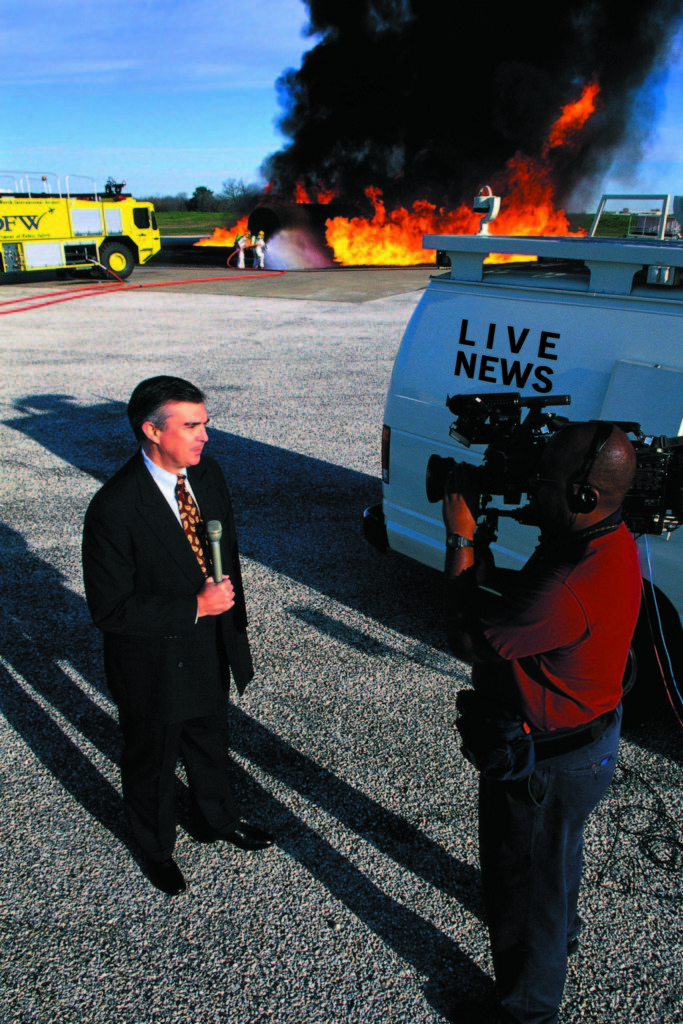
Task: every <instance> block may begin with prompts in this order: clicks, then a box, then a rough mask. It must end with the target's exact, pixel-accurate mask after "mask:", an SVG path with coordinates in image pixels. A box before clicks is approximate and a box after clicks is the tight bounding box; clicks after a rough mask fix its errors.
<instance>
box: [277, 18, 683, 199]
mask: <svg viewBox="0 0 683 1024" xmlns="http://www.w3.org/2000/svg"><path fill="white" fill-rule="evenodd" d="M307 2H308V7H309V10H310V24H309V32H310V34H311V36H313V37H319V41H318V42H317V45H315V46H313V48H312V49H311V50H310V51H309V52H307V53H306V54H305V55H304V58H303V62H302V65H301V67H300V68H299V70H298V71H295V70H289V71H286V72H285V73H284V74H283V75H282V77H281V78H280V79H279V80H278V91H279V100H280V103H281V105H282V106H283V108H284V114H283V115H282V117H281V119H280V121H279V127H280V129H281V131H282V132H283V133H284V134H285V136H287V137H288V138H289V139H290V140H291V142H289V143H288V144H287V145H286V146H285V147H284V148H283V149H282V150H281V151H280V152H278V153H275V154H274V155H272V156H270V157H269V158H268V159H267V160H266V161H265V163H264V165H263V168H262V172H263V174H264V176H265V177H266V179H267V180H268V181H269V182H271V183H272V185H273V188H274V190H275V195H277V196H279V197H281V198H282V199H291V198H292V194H293V191H294V187H295V185H296V183H297V182H300V181H301V182H303V183H304V185H305V186H306V188H307V190H309V192H310V194H311V198H314V197H315V193H316V189H317V187H318V186H319V185H325V186H328V187H330V186H332V187H334V188H336V189H337V191H338V196H339V198H340V199H342V200H346V201H349V200H356V199H358V198H359V197H362V195H363V191H364V189H365V188H366V187H367V186H369V185H374V186H379V187H380V188H381V189H382V190H383V192H384V198H385V201H387V204H388V205H390V204H391V203H398V202H400V203H410V202H412V201H413V200H415V199H417V198H426V199H430V200H431V201H432V202H435V203H436V204H437V205H439V206H442V205H446V206H453V205H454V204H455V203H456V202H457V201H458V200H460V198H461V197H462V196H467V197H468V198H469V197H471V195H473V194H474V192H473V189H474V190H475V191H476V189H477V188H478V187H479V186H480V185H482V184H484V183H486V181H487V179H488V178H490V177H493V176H494V175H495V173H496V172H499V171H501V170H502V168H503V166H504V165H505V162H506V161H507V160H508V159H509V158H510V157H512V156H513V155H514V154H515V153H516V152H518V151H521V152H523V153H526V154H528V155H531V156H534V155H538V154H539V153H540V151H541V149H542V146H543V142H544V139H545V138H546V136H547V133H548V130H549V128H550V126H551V124H552V123H553V122H554V121H555V119H556V118H557V117H558V115H559V113H560V110H561V108H562V107H563V106H564V105H565V104H567V103H570V102H573V101H574V100H576V99H578V97H579V95H580V92H581V88H582V86H584V85H585V84H586V83H588V82H589V81H591V80H592V79H594V78H597V80H598V82H599V84H600V98H599V104H600V105H599V109H598V111H597V112H596V113H595V114H594V115H593V116H592V117H591V119H590V121H589V122H588V124H587V125H586V127H585V129H584V130H583V131H582V133H581V140H580V143H579V144H578V145H577V146H575V147H574V148H571V149H569V148H568V149H567V150H566V152H563V151H562V149H561V148H556V149H555V150H552V151H551V153H550V157H549V159H550V163H551V169H552V174H553V178H554V181H555V185H556V188H557V198H558V200H560V201H562V199H563V198H566V197H567V196H568V195H569V193H571V192H572V191H573V189H574V188H575V187H576V186H577V185H578V184H579V183H581V182H584V181H586V180H587V179H590V180H597V181H599V180H600V176H601V175H602V174H604V173H605V172H606V170H607V168H608V166H609V163H610V161H611V158H612V156H613V155H614V153H615V150H616V149H617V148H619V147H622V146H623V145H624V144H625V143H627V142H628V143H629V145H631V146H632V147H633V153H634V162H637V158H638V154H639V152H640V147H641V146H642V145H643V144H644V142H645V140H646V139H647V133H648V129H649V128H650V126H651V123H652V120H653V118H654V116H655V114H656V84H657V75H658V74H659V76H660V80H661V74H662V73H663V72H664V71H665V68H666V63H667V60H668V58H669V56H670V51H671V46H672V43H673V41H674V36H675V34H676V32H677V31H678V30H679V28H680V27H681V19H682V17H683V0H573V2H572V0H543V2H540V0H527V2H526V3H518V2H512V0H511V2H509V3H502V2H500V0H492V2H490V3H474V2H471V3H463V2H461V0H307Z"/></svg>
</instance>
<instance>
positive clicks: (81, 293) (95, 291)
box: [0, 270, 286, 316]
mask: <svg viewBox="0 0 683 1024" xmlns="http://www.w3.org/2000/svg"><path fill="white" fill-rule="evenodd" d="M110 273H112V274H113V273H114V272H113V271H110ZM285 273H286V271H285V270H265V271H261V272H260V273H258V274H238V275H233V274H230V275H227V276H223V277H189V278H186V279H184V280H182V281H159V282H149V283H148V284H124V283H123V281H122V280H121V278H120V277H118V278H117V281H119V282H120V283H119V284H116V283H114V282H106V281H103V282H102V283H101V284H92V285H80V286H79V287H78V288H70V289H69V291H68V292H66V294H64V293H62V294H61V295H60V296H59V297H58V298H54V297H50V296H53V293H52V292H42V293H41V294H40V295H26V296H25V297H24V298H22V299H4V300H2V301H1V302H0V306H18V307H19V308H18V309H0V316H10V314H12V313H24V312H25V311H26V310H27V309H40V308H41V307H42V306H54V305H56V304H57V303H59V302H75V300H76V299H88V298H90V297H91V296H93V295H111V294H112V292H124V291H133V290H134V289H136V288H168V287H169V286H171V285H174V284H202V283H203V282H204V281H244V280H246V279H247V278H250V277H257V278H259V279H262V278H264V277H280V276H281V275H282V274H285ZM114 276H115V277H116V274H114ZM37 299H47V301H46V302H38V301H35V300H37ZM24 302H26V303H31V304H30V305H26V306H24V305H21V303H24Z"/></svg>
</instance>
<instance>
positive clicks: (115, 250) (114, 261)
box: [100, 242, 135, 278]
mask: <svg viewBox="0 0 683 1024" xmlns="http://www.w3.org/2000/svg"><path fill="white" fill-rule="evenodd" d="M100 263H101V264H102V266H103V267H105V268H106V269H107V270H111V271H113V272H114V273H115V274H116V276H117V277H122V278H125V277H130V275H131V274H132V273H133V267H134V266H135V258H134V257H133V253H132V252H131V251H130V249H129V248H128V246H127V245H123V244H122V243H120V242H106V243H105V244H104V245H102V246H100ZM103 276H104V277H109V278H110V277H111V275H110V274H103Z"/></svg>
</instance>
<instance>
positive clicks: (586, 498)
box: [567, 420, 613, 515]
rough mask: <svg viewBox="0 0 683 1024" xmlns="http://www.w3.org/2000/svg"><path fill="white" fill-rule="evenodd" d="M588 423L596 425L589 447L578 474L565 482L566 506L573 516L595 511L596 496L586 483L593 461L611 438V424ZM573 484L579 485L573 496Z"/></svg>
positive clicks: (603, 422) (597, 421)
mask: <svg viewBox="0 0 683 1024" xmlns="http://www.w3.org/2000/svg"><path fill="white" fill-rule="evenodd" d="M588 422H589V423H595V424H596V427H595V433H594V435H593V440H592V442H591V446H590V448H589V449H588V452H587V453H586V458H585V459H584V460H583V463H582V465H581V468H580V469H579V471H578V473H576V474H575V475H574V476H573V477H572V479H571V480H569V481H568V482H567V506H568V508H569V511H570V512H572V513H573V514H574V515H588V513H589V512H593V511H594V510H595V507H596V505H597V504H598V496H597V494H596V493H595V490H594V489H593V487H592V486H591V484H589V483H588V477H589V476H590V475H591V470H592V469H593V464H594V462H595V460H596V459H597V457H598V455H599V454H600V452H601V451H602V449H603V448H604V447H605V445H606V444H607V442H608V441H609V439H610V437H611V436H612V427H613V424H611V423H606V422H605V421H604V420H589V421H588ZM575 484H578V485H579V489H578V491H577V492H576V494H574V485H575Z"/></svg>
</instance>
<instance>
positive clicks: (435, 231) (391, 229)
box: [326, 81, 599, 266]
mask: <svg viewBox="0 0 683 1024" xmlns="http://www.w3.org/2000/svg"><path fill="white" fill-rule="evenodd" d="M598 92H599V86H598V83H597V82H596V81H592V82H590V83H589V84H588V85H586V86H585V88H584V89H583V91H582V94H581V97H580V98H579V99H578V100H577V101H576V102H575V103H570V104H567V106H565V107H563V108H562V111H561V113H560V116H559V117H558V119H557V120H556V121H555V122H554V124H553V125H552V126H551V129H550V132H549V134H548V138H547V140H546V141H545V143H544V145H543V148H542V150H541V156H540V157H535V158H534V157H528V156H525V155H524V154H523V153H517V154H515V156H514V157H512V158H511V159H510V160H508V162H507V164H506V166H505V170H504V171H503V172H502V173H501V174H500V175H497V176H496V177H495V178H494V179H493V180H492V181H491V185H492V186H493V190H494V192H496V193H497V194H499V195H502V196H503V197H504V199H503V204H502V207H501V213H500V215H499V216H498V218H497V219H496V220H495V221H492V222H491V224H490V233H491V234H492V235H571V234H583V233H584V232H583V231H578V232H572V231H570V230H569V221H568V220H567V215H566V214H565V212H564V210H558V209H557V208H556V207H555V204H554V192H555V190H554V186H553V181H552V163H551V160H550V156H549V154H550V150H551V149H553V148H555V147H557V146H560V145H567V144H571V145H574V144H576V143H577V142H578V141H579V133H580V130H581V128H582V127H583V125H584V124H585V123H586V121H587V120H588V118H589V117H590V115H591V114H592V113H593V112H594V111H595V109H596V104H597V96H598ZM365 194H366V196H367V197H368V199H369V200H370V202H371V203H372V205H373V208H374V211H375V212H374V215H373V217H372V218H371V219H370V220H368V219H366V218H363V217H353V218H352V219H351V220H347V219H346V218H344V217H334V218H331V219H330V220H328V221H326V227H327V242H328V245H330V247H331V248H332V250H333V251H334V256H335V259H336V260H337V261H338V262H339V263H342V264H343V265H344V266H359V265H360V266H382V265H383V266H387V265H389V266H414V265H415V264H419V263H433V262H434V260H435V258H436V255H435V253H434V252H433V250H426V249H423V248H422V236H423V235H461V234H475V233H476V232H477V231H478V229H479V225H480V216H479V215H477V214H475V213H473V212H472V210H471V209H470V207H469V206H467V205H466V204H464V203H463V204H462V205H461V206H459V207H458V208H457V209H456V210H452V211H447V210H444V209H438V210H437V208H436V206H434V205H433V204H432V203H428V202H426V201H425V200H418V201H417V202H416V203H413V206H412V209H411V210H406V209H405V208H403V207H398V208H397V209H395V210H392V211H391V212H387V210H386V207H385V205H384V203H383V202H382V193H381V191H380V190H379V189H377V188H368V189H366V190H365ZM516 258H517V257H509V256H508V257H505V256H496V255H494V256H491V257H489V259H490V260H491V261H492V262H499V261H501V260H509V259H516ZM527 259H528V257H527Z"/></svg>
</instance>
